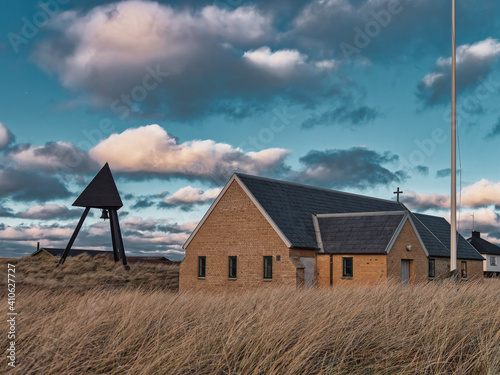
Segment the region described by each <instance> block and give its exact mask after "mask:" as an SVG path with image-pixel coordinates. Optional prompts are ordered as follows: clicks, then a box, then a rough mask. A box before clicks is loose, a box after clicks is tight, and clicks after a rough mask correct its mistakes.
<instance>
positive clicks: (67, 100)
mask: <svg viewBox="0 0 500 375" xmlns="http://www.w3.org/2000/svg"><path fill="white" fill-rule="evenodd" d="M450 8H451V1H430V0H420V1H397V0H315V1H285V0H275V1H243V0H219V1H215V2H213V1H206V2H205V1H182V2H180V1H170V2H167V1H165V2H150V1H122V2H104V1H76V0H75V1H69V0H45V1H40V2H35V1H30V2H18V3H12V4H9V5H7V6H6V8H5V12H6V13H8V14H9V17H4V18H5V20H4V22H2V23H1V24H0V30H1V33H0V35H2V39H0V56H1V59H0V82H1V85H0V158H2V163H1V167H0V168H1V169H0V216H1V217H0V255H1V256H23V255H25V254H28V253H30V252H32V251H33V250H34V249H35V247H36V243H37V242H38V241H40V242H41V245H42V246H46V247H64V246H65V245H66V243H67V241H68V239H69V237H70V235H71V233H72V231H73V229H74V227H75V225H76V222H77V220H78V218H79V216H80V215H81V210H80V209H77V208H73V207H71V204H72V203H73V201H74V200H75V199H76V197H77V196H78V195H79V193H80V192H81V191H82V190H83V188H84V187H85V186H86V184H88V182H89V181H90V180H91V179H92V177H93V176H94V175H95V174H96V173H97V172H98V171H99V169H100V167H102V165H103V164H104V163H105V162H109V164H110V167H111V169H112V171H113V174H114V176H115V179H116V182H117V185H118V188H119V190H120V193H121V195H122V199H123V201H124V207H123V208H122V210H120V220H121V224H122V230H123V233H124V244H125V249H126V250H127V252H128V253H129V254H135V255H138V254H145V255H165V256H168V257H170V258H173V259H181V258H182V256H183V252H182V249H181V246H182V244H183V243H184V241H185V240H186V238H187V236H188V235H189V233H190V232H191V230H192V229H193V228H194V226H195V225H196V223H197V221H198V220H199V219H200V218H201V217H202V216H203V214H204V212H205V211H206V210H207V208H208V207H209V205H210V203H211V202H212V201H213V200H214V198H215V197H216V195H217V193H218V192H219V191H220V189H221V187H222V186H223V185H224V183H225V182H226V181H227V180H228V179H229V177H230V176H231V174H232V173H233V172H234V171H240V172H245V173H250V174H256V175H261V176H268V177H273V178H278V179H284V180H289V181H296V182H301V183H306V184H310V185H315V186H322V187H327V188H333V189H338V190H343V191H349V192H354V193H360V194H366V195H372V196H376V197H380V198H386V199H395V197H394V195H393V194H392V192H393V191H394V190H395V189H396V188H397V187H398V186H399V187H400V188H401V189H402V190H403V191H404V194H403V196H402V199H401V200H402V201H403V202H404V203H405V204H407V205H408V206H409V207H411V208H412V209H414V210H415V211H418V212H427V213H432V214H437V215H442V216H445V217H447V215H448V209H449V198H448V196H449V189H450V188H449V186H450V171H449V165H450V156H449V154H450V131H449V129H450V118H449V113H450V54H451V46H450V43H451V41H450V40H451V32H450V24H451V21H450ZM499 13H500V4H497V3H496V2H492V1H486V0H478V1H475V2H474V3H473V4H472V3H471V2H466V1H462V0H457V87H458V122H459V138H460V156H461V170H462V173H461V176H460V178H459V181H461V190H460V193H461V194H460V196H459V197H460V202H461V203H462V206H461V208H460V227H459V229H460V231H461V232H462V233H463V234H464V235H467V234H468V233H469V232H470V230H471V228H472V217H471V214H472V213H474V215H475V225H476V229H477V230H481V232H482V233H484V236H485V237H486V238H487V239H489V240H492V241H494V242H499V240H500V229H499V216H498V213H499V211H500V171H499V168H498V166H497V160H498V156H499V151H498V150H499V148H498V145H499V140H500V112H499V110H498V106H497V103H498V99H499V97H500V95H499V93H500V91H499V90H500V65H499V58H500V41H499V39H500V36H499V35H498V31H497V30H499V27H498V26H499V25H498V23H499V17H498V14H499ZM96 211H97V210H96ZM108 225H109V224H108V223H105V222H102V221H101V220H99V212H95V213H94V215H93V216H91V217H89V219H87V221H86V227H85V228H84V231H83V232H81V234H80V236H79V238H78V239H77V242H76V244H75V246H76V247H80V248H84V247H86V248H89V247H92V248H99V249H106V248H109V245H110V238H109V231H108Z"/></svg>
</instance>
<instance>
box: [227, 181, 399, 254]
mask: <svg viewBox="0 0 500 375" xmlns="http://www.w3.org/2000/svg"><path fill="white" fill-rule="evenodd" d="M236 175H237V176H238V177H239V178H240V180H241V181H242V182H243V184H245V186H246V187H247V188H248V190H250V192H251V193H252V195H253V196H254V197H255V198H256V199H257V200H258V201H259V203H260V204H261V206H262V207H263V208H264V210H265V211H266V212H267V213H268V215H269V216H270V217H271V219H272V220H273V221H274V222H275V223H276V225H277V226H278V227H279V228H280V230H281V231H282V232H283V234H284V235H285V236H286V237H287V238H288V240H289V241H290V242H291V243H292V247H299V248H310V249H317V248H318V245H317V243H316V234H315V231H314V226H313V221H312V214H332V213H345V212H379V211H405V208H404V206H402V205H400V204H399V203H397V202H394V201H390V200H384V199H378V198H372V197H366V196H362V195H356V194H350V193H344V192H340V191H335V190H329V189H322V188H317V187H313V186H308V185H300V184H295V183H291V182H286V181H278V180H272V179H269V178H263V177H255V176H250V175H246V174H241V173H236Z"/></svg>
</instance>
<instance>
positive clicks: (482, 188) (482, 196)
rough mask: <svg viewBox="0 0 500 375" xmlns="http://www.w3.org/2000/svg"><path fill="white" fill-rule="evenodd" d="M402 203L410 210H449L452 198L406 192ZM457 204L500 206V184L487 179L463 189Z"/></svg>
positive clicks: (441, 195)
mask: <svg viewBox="0 0 500 375" xmlns="http://www.w3.org/2000/svg"><path fill="white" fill-rule="evenodd" d="M402 201H403V203H404V204H406V205H407V206H408V207H410V208H415V209H420V210H429V209H448V208H450V196H449V195H446V194H418V193H415V192H413V191H408V192H405V194H404V195H403V198H402ZM457 204H459V205H462V206H465V207H485V206H490V205H498V204H500V182H492V181H489V180H487V179H485V178H483V179H481V180H480V181H478V182H475V183H474V184H472V185H469V186H467V187H465V188H463V189H462V194H461V198H460V195H457Z"/></svg>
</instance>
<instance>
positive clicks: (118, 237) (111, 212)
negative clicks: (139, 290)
mask: <svg viewBox="0 0 500 375" xmlns="http://www.w3.org/2000/svg"><path fill="white" fill-rule="evenodd" d="M109 215H110V217H112V218H113V219H112V221H111V222H112V225H113V227H114V228H113V229H114V233H115V240H116V244H117V245H118V250H119V251H120V258H121V259H122V262H123V268H125V270H127V271H128V270H130V267H129V266H128V264H127V257H126V256H125V249H124V248H123V239H122V232H121V231H120V222H119V221H118V213H117V212H116V209H110V210H109Z"/></svg>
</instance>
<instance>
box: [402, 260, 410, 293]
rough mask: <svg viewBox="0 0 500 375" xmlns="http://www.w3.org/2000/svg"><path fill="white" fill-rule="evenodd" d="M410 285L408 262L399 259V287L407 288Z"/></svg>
mask: <svg viewBox="0 0 500 375" xmlns="http://www.w3.org/2000/svg"><path fill="white" fill-rule="evenodd" d="M409 283H410V261H409V260H408V259H401V285H403V286H408V284H409Z"/></svg>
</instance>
